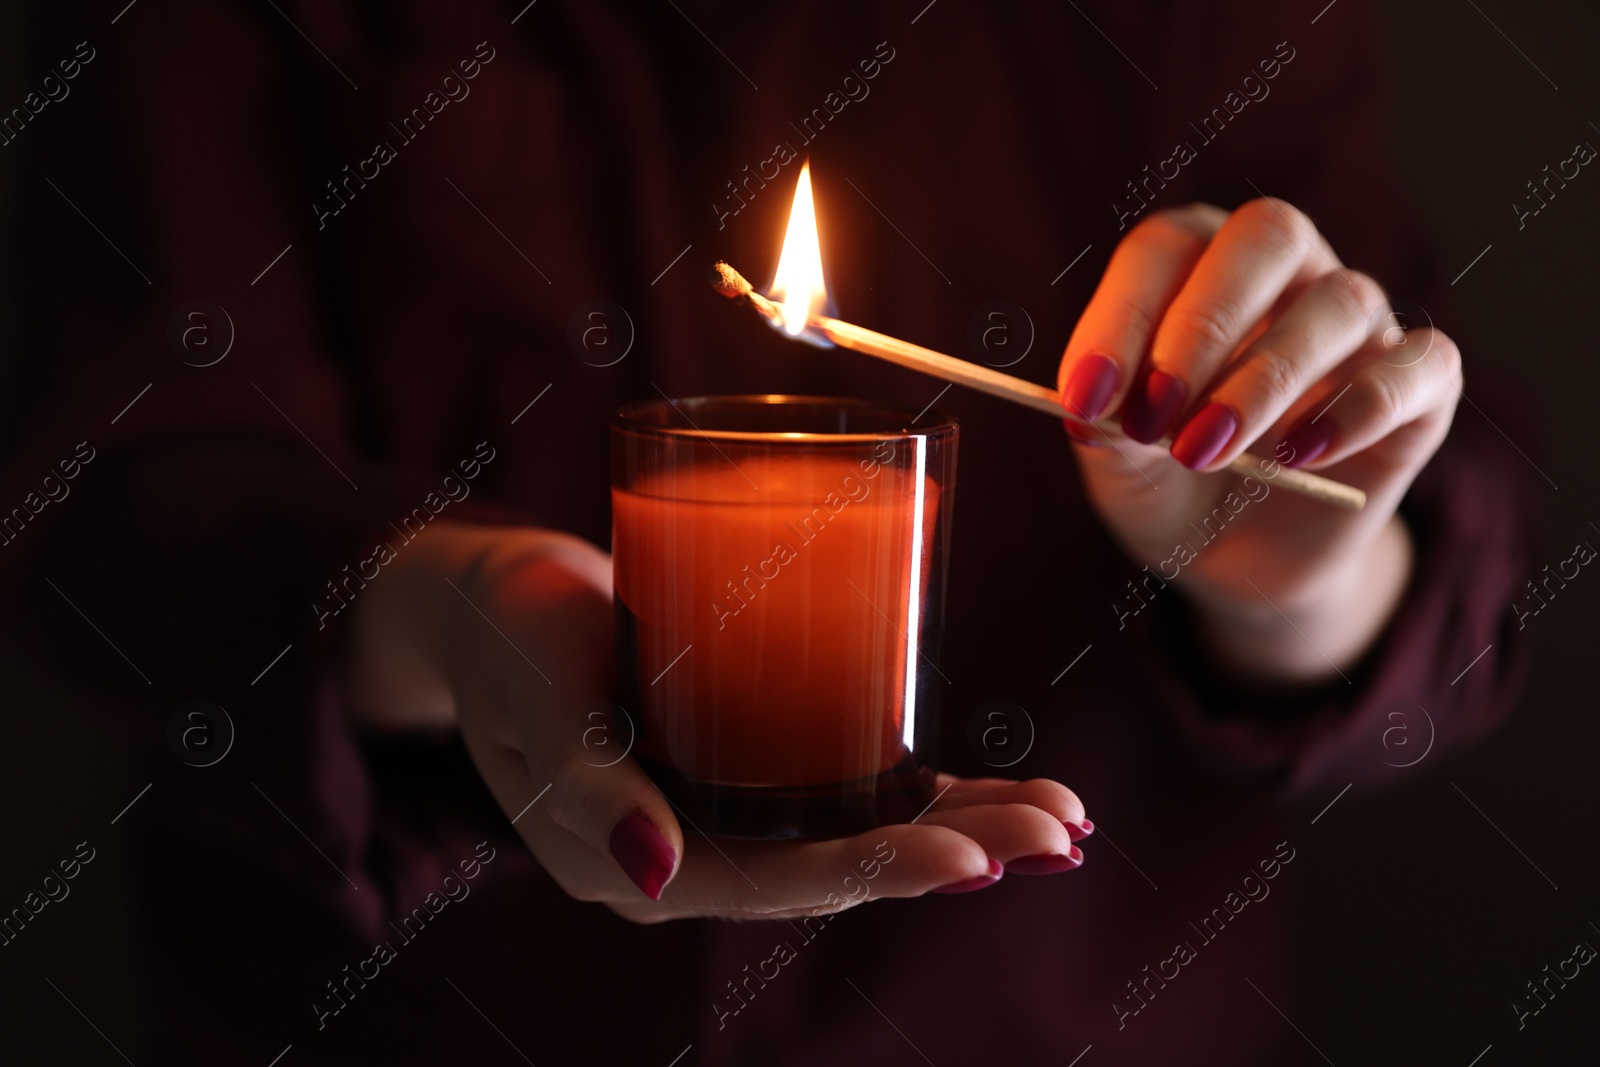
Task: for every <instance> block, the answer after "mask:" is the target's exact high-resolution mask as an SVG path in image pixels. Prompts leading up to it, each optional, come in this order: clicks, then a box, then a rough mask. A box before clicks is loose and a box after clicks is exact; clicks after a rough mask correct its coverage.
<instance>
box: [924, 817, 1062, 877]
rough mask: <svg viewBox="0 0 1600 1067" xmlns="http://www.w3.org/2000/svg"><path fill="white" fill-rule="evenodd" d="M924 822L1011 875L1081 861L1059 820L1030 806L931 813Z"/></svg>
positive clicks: (1048, 870)
mask: <svg viewBox="0 0 1600 1067" xmlns="http://www.w3.org/2000/svg"><path fill="white" fill-rule="evenodd" d="M923 821H924V822H928V823H929V824H930V825H933V826H944V827H948V828H949V829H952V830H956V831H959V832H960V833H962V834H965V835H966V836H967V837H970V838H972V840H974V841H976V842H977V843H978V844H979V845H981V846H983V850H984V852H985V853H987V854H988V856H989V858H990V859H993V860H998V861H999V862H1000V864H1001V865H1002V866H1003V867H1004V868H1005V869H1006V870H1008V871H1013V872H1014V873H1019V874H1044V873H1053V872H1055V871H1065V870H1071V869H1072V868H1073V867H1076V866H1078V865H1079V864H1081V863H1082V862H1083V853H1082V851H1081V850H1079V848H1078V847H1077V846H1076V845H1074V844H1073V843H1072V837H1071V835H1070V834H1068V832H1067V828H1066V826H1065V825H1064V824H1063V823H1062V821H1061V820H1060V819H1058V818H1056V817H1055V816H1054V815H1052V814H1051V813H1050V812H1048V811H1045V810H1044V809H1043V808H1036V807H1034V806H1033V805H1032V804H975V805H973V806H971V807H963V808H955V809H952V810H950V811H942V812H933V813H932V814H930V815H928V816H927V817H926V818H925V819H924V820H923Z"/></svg>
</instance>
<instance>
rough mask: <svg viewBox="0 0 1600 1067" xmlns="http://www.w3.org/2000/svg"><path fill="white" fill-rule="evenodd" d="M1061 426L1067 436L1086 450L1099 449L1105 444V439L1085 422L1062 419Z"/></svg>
mask: <svg viewBox="0 0 1600 1067" xmlns="http://www.w3.org/2000/svg"><path fill="white" fill-rule="evenodd" d="M1061 425H1062V427H1063V428H1064V429H1065V430H1066V431H1067V436H1068V437H1070V438H1072V439H1073V440H1074V441H1076V442H1077V443H1078V444H1080V445H1083V446H1085V447H1087V448H1099V447H1100V446H1101V445H1103V444H1105V439H1104V437H1103V436H1102V435H1101V433H1100V431H1098V430H1095V429H1093V428H1091V427H1090V426H1089V424H1088V423H1086V422H1079V421H1077V420H1076V419H1062V420H1061Z"/></svg>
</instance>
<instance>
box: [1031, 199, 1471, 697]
mask: <svg viewBox="0 0 1600 1067" xmlns="http://www.w3.org/2000/svg"><path fill="white" fill-rule="evenodd" d="M1058 380H1059V383H1060V385H1061V389H1062V394H1063V399H1064V402H1065V404H1066V406H1067V408H1068V410H1069V411H1071V412H1073V413H1074V414H1075V415H1076V416H1078V417H1077V418H1069V419H1068V420H1067V431H1068V434H1069V436H1070V437H1071V438H1072V440H1073V441H1075V442H1077V443H1078V447H1077V448H1076V449H1075V451H1076V453H1077V457H1078V464H1079V467H1080V469H1081V470H1082V472H1083V476H1084V481H1085V483H1086V484H1087V487H1088V492H1089V495H1090V499H1091V500H1092V501H1093V503H1094V506H1095V507H1096V509H1097V510H1098V511H1099V513H1100V515H1101V516H1102V518H1103V519H1104V520H1105V521H1106V523H1107V524H1108V525H1109V526H1110V528H1111V531H1112V533H1113V534H1114V535H1115V536H1116V537H1117V539H1118V540H1119V541H1120V542H1121V544H1122V545H1123V547H1124V549H1125V550H1126V551H1127V552H1128V553H1129V555H1131V556H1132V557H1133V558H1134V559H1135V560H1136V561H1138V562H1139V563H1141V564H1146V565H1148V570H1142V571H1139V572H1137V573H1134V574H1130V575H1129V578H1130V580H1131V585H1130V586H1129V588H1128V596H1127V600H1126V603H1125V604H1123V605H1121V606H1120V607H1119V606H1116V605H1113V608H1112V610H1113V611H1115V612H1116V613H1117V614H1118V616H1119V617H1120V618H1122V620H1123V622H1124V624H1126V616H1127V615H1129V614H1134V613H1137V611H1139V610H1141V605H1142V604H1143V603H1144V602H1146V601H1148V600H1150V599H1152V598H1153V597H1154V596H1158V595H1160V593H1161V590H1162V589H1163V588H1164V583H1166V582H1171V583H1173V584H1175V585H1176V586H1177V587H1178V588H1180V589H1182V590H1184V591H1185V593H1186V594H1187V595H1188V596H1189V598H1190V600H1191V602H1192V603H1193V604H1194V605H1195V607H1196V609H1197V610H1198V611H1199V613H1200V621H1201V623H1202V625H1201V627H1200V635H1201V639H1202V640H1204V641H1206V642H1207V643H1208V645H1209V646H1210V648H1211V650H1212V652H1213V653H1215V654H1216V655H1217V656H1218V657H1220V658H1221V660H1222V661H1223V663H1224V664H1225V665H1226V666H1228V667H1230V668H1232V669H1233V670H1235V671H1236V672H1239V673H1243V674H1245V675H1247V676H1249V677H1251V678H1252V679H1256V680H1266V681H1280V682H1283V681H1287V682H1311V681H1317V680H1320V679H1322V678H1325V677H1332V676H1333V675H1334V674H1335V673H1336V672H1338V671H1340V670H1341V669H1342V668H1343V667H1346V666H1349V665H1350V664H1351V663H1353V662H1354V661H1355V660H1356V659H1357V658H1359V657H1360V655H1361V654H1362V653H1363V652H1364V651H1365V650H1366V648H1367V647H1368V646H1369V645H1370V644H1371V642H1372V641H1373V640H1374V639H1375V638H1376V636H1377V634H1378V633H1379V632H1380V631H1381V630H1382V628H1383V625H1384V623H1385V622H1386V621H1387V620H1388V618H1389V616H1390V615H1391V614H1392V612H1393V610H1394V608H1395V606H1396V604H1397V603H1398V602H1399V599H1400V596H1401V595H1402V593H1403V592H1404V589H1405V585H1406V582H1407V580H1408V578H1409V576H1410V571H1411V544H1410V540H1409V537H1408V535H1407V532H1406V529H1405V527H1404V524H1403V523H1402V522H1401V521H1400V519H1399V518H1398V516H1397V515H1396V513H1395V509H1396V506H1397V505H1398V504H1399V502H1400V499H1401V497H1402V496H1403V495H1404V493H1405V491H1406V489H1407V488H1408V487H1409V486H1410V485H1411V482H1412V480H1413V479H1414V478H1415V477H1416V475H1417V472H1418V471H1420V470H1421V469H1422V466H1423V465H1424V464H1425V463H1426V462H1427V461H1428V459H1429V457H1431V456H1432V455H1433V453H1434V451H1435V450H1436V449H1437V448H1438V447H1439V444H1440V442H1442V441H1443V440H1444V436H1445V433H1446V431H1447V430H1448V429H1449V427H1450V420H1451V417H1452V415H1453V413H1454V411H1455V406H1456V399H1457V397H1458V396H1459V395H1460V387H1461V362H1460V355H1459V353H1458V352H1457V350H1456V346H1455V345H1454V343H1452V342H1451V340H1450V339H1449V338H1448V337H1446V336H1445V335H1444V334H1443V333H1441V332H1439V331H1437V330H1434V329H1431V328H1428V329H1419V330H1413V331H1412V332H1410V333H1409V334H1407V333H1404V332H1403V331H1402V330H1400V329H1398V328H1397V320H1396V319H1395V318H1394V317H1393V316H1392V315H1391V314H1390V312H1389V308H1388V304H1387V301H1386V298H1385V296H1384V293H1383V290H1382V289H1381V288H1379V286H1378V284H1377V283H1376V282H1374V281H1373V280H1372V279H1371V278H1369V277H1367V276H1366V275H1364V274H1361V273H1359V272H1356V271H1352V270H1347V269H1345V268H1344V266H1343V265H1342V264H1341V263H1340V262H1339V260H1338V258H1337V257H1336V256H1335V255H1334V253H1333V250H1332V249H1331V248H1330V247H1329V246H1328V243H1327V241H1326V240H1324V239H1323V237H1322V235H1321V234H1319V233H1318V232H1317V229H1316V227H1315V226H1314V225H1313V224H1312V223H1311V221H1310V220H1309V219H1308V218H1307V217H1306V216H1305V215H1304V214H1303V213H1301V212H1300V211H1298V210H1297V209H1295V208H1294V207H1292V206H1291V205H1289V204H1286V203H1284V202H1282V201H1279V200H1272V199H1262V200H1253V201H1251V202H1249V203H1247V204H1245V205H1244V206H1242V207H1240V208H1239V209H1238V210H1237V211H1235V212H1233V213H1232V214H1231V215H1230V214H1228V213H1227V212H1225V211H1222V210H1221V209H1219V208H1215V207H1211V206H1209V205H1205V204H1194V205H1190V206H1188V207H1183V208H1178V209H1174V210H1171V211H1164V212H1158V213H1156V214H1154V215H1152V216H1150V217H1149V218H1147V219H1146V220H1145V221H1143V222H1142V223H1140V224H1139V225H1138V226H1136V227H1135V228H1134V229H1133V230H1132V231H1131V232H1130V233H1129V234H1128V236H1127V237H1126V238H1124V239H1123V241H1122V243H1121V245H1119V246H1118V248H1117V250H1116V252H1115V254H1114V255H1113V256H1112V259H1111V263H1110V265H1109V266H1108V267H1107V269H1106V273H1105V277H1104V278H1103V279H1102V280H1101V282H1100V286H1099V288H1098V289H1097V290H1096V292H1095V295H1094V297H1093V299H1092V300H1091V301H1090V303H1089V306H1088V308H1087V309H1086V310H1085V312H1084V314H1083V317H1082V319H1080V320H1079V323H1078V326H1077V328H1076V329H1075V330H1074V331H1073V334H1072V338H1071V340H1070V341H1069V342H1068V344H1067V349H1066V353H1065V355H1064V356H1063V357H1062V361H1061V368H1060V373H1059V379H1058ZM1114 414H1120V428H1118V423H1117V422H1114V421H1113V420H1111V419H1106V418H1105V416H1108V415H1114ZM1097 419H1104V422H1103V423H1102V424H1101V425H1099V426H1091V425H1089V422H1091V421H1093V420H1097ZM1169 436H1170V438H1171V445H1170V447H1166V446H1165V445H1164V444H1155V442H1160V441H1162V439H1163V438H1167V437H1169ZM1257 442H1259V444H1257ZM1252 445H1255V447H1254V448H1252V447H1251V446H1252ZM1096 446H1098V447H1096ZM1247 448H1249V449H1250V450H1251V451H1252V453H1253V454H1254V455H1257V456H1260V457H1262V458H1263V459H1267V460H1269V461H1270V460H1274V459H1275V460H1277V461H1279V462H1282V463H1283V464H1284V465H1285V466H1290V467H1305V468H1308V469H1310V470H1316V471H1320V472H1323V473H1325V474H1327V475H1328V476H1329V477H1332V478H1335V479H1337V480H1339V481H1343V482H1347V483H1349V484H1351V485H1354V486H1357V487H1358V488H1361V489H1363V490H1365V491H1366V493H1367V501H1368V502H1367V507H1366V509H1365V510H1364V511H1361V512H1349V511H1342V510H1339V509H1336V508H1334V507H1331V506H1329V505H1326V504H1322V503H1318V502H1315V501H1311V500H1308V499H1305V498H1303V497H1298V496H1294V495H1292V494H1289V493H1286V492H1275V491H1273V485H1272V477H1273V476H1274V475H1275V474H1276V470H1277V468H1276V467H1274V466H1273V465H1272V463H1271V462H1268V463H1266V464H1263V465H1262V466H1261V468H1260V474H1259V475H1258V477H1257V478H1256V479H1254V480H1253V481H1241V479H1240V478H1239V477H1238V476H1236V475H1233V474H1209V473H1205V472H1211V471H1216V470H1218V469H1219V468H1221V467H1223V466H1225V465H1226V464H1227V463H1228V462H1229V461H1230V460H1232V459H1234V458H1235V457H1236V456H1238V455H1239V454H1240V453H1242V452H1244V451H1245V450H1246V449H1247ZM1196 472H1198V473H1196ZM1269 496H1270V498H1271V499H1270V500H1268V499H1267V498H1268V497H1269ZM1134 587H1137V592H1135V588H1134ZM1167 595H1170V593H1169V594H1167ZM1285 623H1287V624H1288V625H1285Z"/></svg>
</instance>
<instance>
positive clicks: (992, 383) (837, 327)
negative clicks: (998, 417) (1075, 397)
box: [709, 260, 1367, 511]
mask: <svg viewBox="0 0 1600 1067" xmlns="http://www.w3.org/2000/svg"><path fill="white" fill-rule="evenodd" d="M709 281H710V283H711V287H712V288H713V289H715V290H716V291H717V292H719V293H721V294H722V295H723V296H726V297H728V298H729V299H732V300H743V301H745V302H746V303H747V304H749V306H750V307H752V308H754V309H755V310H756V311H757V312H758V313H759V314H760V315H761V316H762V317H764V318H765V319H767V321H768V322H770V323H772V324H773V325H774V326H777V327H779V328H780V329H781V328H783V325H784V317H783V312H782V309H781V308H780V307H779V306H778V305H777V304H776V303H774V302H773V301H771V300H769V299H768V298H766V297H764V296H762V295H761V294H760V293H758V292H756V291H755V288H754V287H753V286H752V285H751V284H750V282H749V281H748V280H747V279H746V278H745V277H744V275H742V274H740V273H739V272H738V271H737V270H735V269H734V267H733V266H732V265H731V264H728V263H725V262H723V261H721V260H718V261H717V262H716V263H715V264H714V265H713V266H712V268H711V272H710V275H709ZM806 331H807V332H809V333H811V334H812V335H814V336H816V337H819V338H822V339H823V340H826V341H828V342H831V343H832V344H835V345H838V346H840V347H841V348H848V349H851V350H853V351H856V352H861V353H864V354H866V355H869V356H876V357H877V358H878V359H883V360H887V361H889V362H890V363H896V364H899V365H900V366H902V367H907V368H909V369H911V370H915V371H921V372H922V373H923V374H931V375H933V376H934V377H936V378H943V379H944V380H946V381H949V382H954V383H956V384H957V385H964V386H967V387H968V388H969V389H977V390H979V391H981V392H985V393H988V394H989V395H990V396H997V397H999V398H1000V399H1002V400H1009V401H1011V402H1012V403H1016V404H1021V405H1023V406H1024V407H1029V408H1033V409H1034V410H1035V411H1041V412H1044V413H1045V414H1047V415H1053V416H1055V417H1056V418H1062V417H1070V416H1071V415H1072V413H1071V412H1070V411H1068V410H1067V409H1066V408H1065V407H1063V406H1062V403H1061V394H1060V393H1058V392H1057V391H1056V390H1054V389H1051V388H1050V387H1048V386H1044V385H1037V384H1035V383H1033V382H1030V381H1025V380H1024V379H1022V378H1017V377H1014V376H1013V375H1010V374H1001V373H1000V372H999V371H997V370H992V369H990V368H989V367H984V366H981V365H979V364H976V363H972V362H969V361H968V360H964V359H957V358H956V357H954V356H949V355H946V354H944V353H943V352H935V351H934V350H933V349H930V348H923V347H922V346H920V345H914V344H911V343H910V342H909V341H902V340H900V339H899V338H897V337H890V336H888V335H887V334H881V333H877V332H876V331H873V330H868V329H864V328H862V327H860V326H855V325H852V324H851V323H848V322H841V321H840V320H838V319H833V318H828V317H827V316H825V315H817V314H811V315H809V316H807V318H806ZM795 336H796V337H797V339H802V340H803V339H804V336H803V335H795ZM1089 425H1093V426H1096V428H1098V429H1101V430H1102V431H1104V429H1105V428H1104V427H1101V426H1099V424H1097V423H1089ZM1113 432H1114V431H1113ZM1268 465H1271V466H1276V467H1277V469H1278V473H1277V474H1276V476H1275V478H1274V481H1275V482H1276V484H1277V485H1279V486H1281V487H1282V488H1284V489H1288V490H1289V491H1291V492H1295V493H1300V494H1302V495H1304V496H1309V497H1312V498H1314V499H1317V500H1321V501H1323V502H1325V503H1329V504H1334V505H1336V506H1338V507H1343V508H1349V509H1351V510H1355V511H1359V510H1360V509H1361V508H1363V507H1365V506H1366V502H1367V494H1366V493H1364V492H1362V491H1361V490H1360V489H1357V488H1355V487H1354V486H1349V485H1345V484H1344V483H1342V482H1336V481H1334V480H1333V479H1331V478H1324V477H1322V476H1321V475H1317V474H1311V473H1308V472H1306V471H1301V470H1294V469H1292V468H1289V467H1284V466H1282V465H1281V464H1277V463H1275V462H1274V461H1272V460H1262V459H1258V458H1257V457H1255V456H1252V455H1250V454H1249V453H1245V454H1243V455H1240V456H1239V457H1238V458H1236V459H1235V460H1233V462H1231V463H1229V464H1228V468H1227V469H1228V470H1230V471H1233V472H1235V473H1237V474H1240V475H1255V476H1259V475H1260V474H1261V472H1262V471H1263V470H1264V469H1266V467H1267V466H1268Z"/></svg>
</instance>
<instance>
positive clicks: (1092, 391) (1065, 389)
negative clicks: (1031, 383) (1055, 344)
mask: <svg viewBox="0 0 1600 1067" xmlns="http://www.w3.org/2000/svg"><path fill="white" fill-rule="evenodd" d="M1121 384H1122V367H1121V365H1120V364H1118V362H1117V361H1116V360H1115V359H1113V358H1112V357H1111V356H1108V355H1105V354H1104V353H1101V352H1091V353H1090V354H1088V355H1086V356H1081V357H1079V359H1078V360H1077V361H1076V362H1075V363H1074V364H1073V365H1072V369H1071V371H1069V372H1068V374H1067V376H1066V380H1065V381H1063V382H1062V383H1061V404H1062V406H1063V407H1065V408H1066V409H1067V410H1068V411H1070V412H1072V413H1073V414H1074V415H1076V416H1077V417H1078V418H1080V419H1083V420H1084V421H1085V422H1093V421H1094V420H1096V419H1098V418H1099V417H1100V416H1101V415H1104V414H1105V413H1106V409H1107V408H1109V407H1110V406H1111V400H1112V398H1113V397H1114V396H1116V395H1117V387H1118V386H1119V385H1121ZM1069 432H1070V430H1069Z"/></svg>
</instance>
